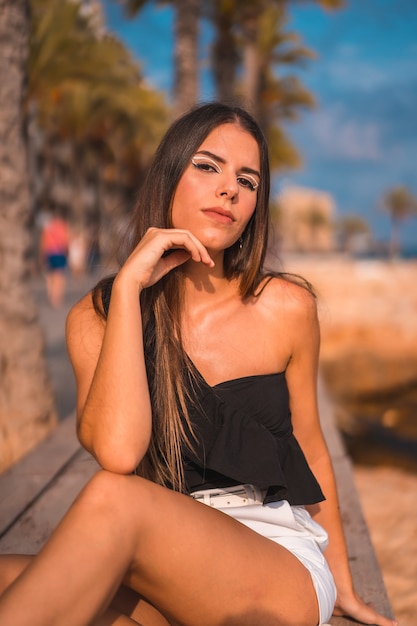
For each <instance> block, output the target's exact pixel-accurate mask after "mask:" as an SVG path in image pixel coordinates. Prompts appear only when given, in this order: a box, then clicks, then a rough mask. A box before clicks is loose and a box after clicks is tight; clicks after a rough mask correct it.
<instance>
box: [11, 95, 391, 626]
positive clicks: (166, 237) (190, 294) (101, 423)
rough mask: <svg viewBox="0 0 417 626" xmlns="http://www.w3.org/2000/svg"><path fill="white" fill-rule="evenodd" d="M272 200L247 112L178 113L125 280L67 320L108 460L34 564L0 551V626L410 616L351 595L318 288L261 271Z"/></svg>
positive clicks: (80, 423) (179, 625)
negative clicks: (322, 412)
mask: <svg viewBox="0 0 417 626" xmlns="http://www.w3.org/2000/svg"><path fill="white" fill-rule="evenodd" d="M268 198H269V163H268V152H267V146H266V143H265V139H264V137H263V135H262V133H261V131H260V129H259V127H258V125H257V124H256V123H255V121H254V120H253V119H252V117H251V116H250V115H249V114H248V113H246V112H245V111H244V110H242V109H240V108H234V107H229V106H226V105H223V104H216V103H214V104H209V105H204V106H201V107H199V108H197V109H195V110H193V111H191V112H190V113H189V114H187V115H185V116H184V117H182V118H180V119H179V120H177V121H176V122H175V123H174V124H173V126H172V127H171V129H170V130H169V131H168V133H167V134H166V136H165V138H164V139H163V141H162V143H161V145H160V147H159V149H158V151H157V153H156V156H155V159H154V162H153V165H152V167H151V168H150V171H149V175H148V177H147V180H146V181H145V183H144V185H143V188H142V191H141V195H140V198H139V201H138V204H137V208H136V211H135V213H134V214H133V217H132V224H131V228H130V230H129V238H128V242H127V248H126V249H125V254H124V261H123V263H122V265H121V268H120V270H119V272H118V273H117V275H116V276H115V277H109V278H108V279H105V280H103V281H102V282H101V283H99V285H98V286H97V287H96V288H95V289H94V291H93V294H92V295H91V294H89V295H87V296H86V297H85V298H84V299H82V300H81V301H80V302H79V303H78V304H77V305H76V306H75V307H74V308H73V309H72V311H71V313H70V315H69V317H68V321H67V341H68V349H69V353H70V357H71V360H72V363H73V367H74V371H75V375H76V380H77V389H78V398H77V415H78V417H77V430H78V436H79V438H80V441H81V442H82V444H83V445H84V447H85V448H86V449H87V450H89V451H90V452H91V454H92V455H93V456H94V457H95V458H96V459H97V461H98V462H99V463H100V465H101V466H102V468H103V470H101V471H100V472H98V473H97V475H96V476H94V477H93V478H92V480H91V481H90V482H89V483H88V484H87V485H86V487H85V488H84V490H83V491H82V493H81V494H80V496H79V497H78V498H77V500H76V501H75V503H74V504H73V506H72V507H71V508H70V510H69V512H68V513H67V515H66V516H65V517H64V519H63V521H62V522H61V524H60V525H59V526H58V528H57V530H56V531H55V533H54V534H53V535H52V537H51V538H50V540H49V541H48V542H47V544H46V546H45V548H44V549H43V550H42V551H41V552H40V554H39V555H38V556H37V557H35V558H32V559H31V558H30V557H19V558H17V557H13V556H9V557H7V556H3V557H2V558H1V559H0V565H2V568H1V567H0V571H1V569H2V571H3V579H2V580H0V585H2V587H3V588H4V587H7V586H8V588H7V589H6V591H5V593H4V594H3V596H2V597H1V598H0V623H1V624H2V626H24V625H25V626H26V625H28V624H30V625H31V626H49V625H51V626H52V625H56V624H59V625H64V624H65V626H75V625H77V626H81V625H88V624H94V625H95V626H99V625H100V626H104V625H109V624H114V625H116V624H117V625H118V626H122V625H126V626H127V625H132V624H141V625H142V626H169V625H171V626H317V625H318V624H320V625H322V624H324V623H325V622H327V621H328V620H329V619H330V616H331V615H332V612H333V611H334V610H335V611H336V612H337V613H338V614H340V613H344V614H347V615H350V616H352V617H353V618H354V619H355V620H358V621H359V622H362V623H365V624H377V625H379V626H393V625H394V624H395V622H394V621H393V620H390V619H387V618H385V617H383V616H382V615H379V614H378V613H377V612H376V611H375V610H374V609H373V608H371V607H369V606H367V605H366V604H365V603H364V602H363V601H362V599H361V598H359V597H358V595H357V594H356V592H355V590H354V588H353V583H352V577H351V573H350V570H349V564H348V556H347V549H346V544H345V539H344V535H343V529H342V524H341V520H340V514H339V508H338V501H337V492H336V486H335V481H334V474H333V470H332V466H331V461H330V457H329V453H328V450H327V447H326V444H325V441H324V438H323V434H322V431H321V428H320V421H319V415H318V408H317V396H316V376H317V364H318V349H319V330H318V323H317V315H316V305H315V299H314V296H313V294H312V292H311V290H310V288H309V286H308V285H307V284H306V283H304V282H303V281H300V280H296V279H295V277H291V276H288V275H284V274H280V273H276V272H271V271H268V270H266V269H265V268H264V259H265V254H266V247H267V241H268ZM327 544H328V546H327ZM326 546H327V547H326ZM13 579H15V581H14V582H12V581H13ZM121 585H122V586H121Z"/></svg>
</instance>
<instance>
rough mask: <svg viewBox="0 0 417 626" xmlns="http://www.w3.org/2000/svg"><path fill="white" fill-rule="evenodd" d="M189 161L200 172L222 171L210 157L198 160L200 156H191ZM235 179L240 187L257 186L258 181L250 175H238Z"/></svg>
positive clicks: (251, 188)
mask: <svg viewBox="0 0 417 626" xmlns="http://www.w3.org/2000/svg"><path fill="white" fill-rule="evenodd" d="M191 163H192V165H193V167H195V168H196V169H197V170H199V171H201V172H207V173H210V172H217V173H218V174H221V172H222V170H221V168H220V166H219V165H218V164H217V163H216V162H215V161H212V160H211V159H209V160H207V159H201V160H200V157H193V158H192V159H191ZM237 180H238V182H239V184H240V185H241V186H242V187H244V188H245V189H249V191H256V190H257V189H258V187H259V183H258V182H257V181H256V180H255V179H253V180H252V177H251V178H247V177H245V176H238V177H237Z"/></svg>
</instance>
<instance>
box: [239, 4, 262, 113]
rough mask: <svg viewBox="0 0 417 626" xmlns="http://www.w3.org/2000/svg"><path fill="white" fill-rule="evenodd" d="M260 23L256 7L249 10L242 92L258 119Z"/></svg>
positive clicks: (247, 14) (248, 107) (245, 31)
mask: <svg viewBox="0 0 417 626" xmlns="http://www.w3.org/2000/svg"><path fill="white" fill-rule="evenodd" d="M258 23H259V19H258V12H257V10H256V5H255V6H253V7H251V8H249V9H248V10H247V13H246V15H245V16H244V19H243V21H242V30H243V36H244V49H243V85H242V90H243V98H244V104H245V106H246V108H247V109H248V110H249V111H251V112H252V114H253V115H254V116H255V117H256V118H258V117H259V102H258V96H259V80H260V62H259V52H258V47H257V39H258Z"/></svg>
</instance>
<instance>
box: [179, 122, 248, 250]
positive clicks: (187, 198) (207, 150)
mask: <svg viewBox="0 0 417 626" xmlns="http://www.w3.org/2000/svg"><path fill="white" fill-rule="evenodd" d="M259 179H260V157H259V148H258V144H257V142H256V140H255V139H254V138H253V137H252V135H250V134H249V133H248V132H247V131H246V130H243V129H242V128H241V127H240V126H238V125H237V124H222V125H221V126H218V127H217V128H216V129H215V130H213V131H212V132H211V133H210V134H209V135H208V136H207V137H206V139H205V140H204V141H203V143H202V144H201V146H200V147H199V148H198V150H197V152H196V153H195V154H194V156H193V157H192V159H191V162H190V164H189V165H188V167H187V168H186V169H185V171H184V173H183V175H182V177H181V178H180V181H179V183H178V186H177V189H176V192H175V195H174V200H173V204H172V212H171V221H172V226H173V228H179V229H185V230H189V231H191V232H192V233H193V235H195V236H196V237H197V238H198V239H199V240H200V241H201V243H202V244H203V245H204V246H206V248H207V249H208V250H211V251H213V252H216V251H221V250H225V249H226V248H229V247H230V246H231V245H233V244H234V243H235V242H236V241H237V240H238V239H239V237H240V235H241V234H242V233H243V231H244V230H245V227H246V224H247V223H248V221H249V220H250V218H251V216H252V214H253V212H254V210H255V206H256V200H257V193H258V192H257V187H258V185H259Z"/></svg>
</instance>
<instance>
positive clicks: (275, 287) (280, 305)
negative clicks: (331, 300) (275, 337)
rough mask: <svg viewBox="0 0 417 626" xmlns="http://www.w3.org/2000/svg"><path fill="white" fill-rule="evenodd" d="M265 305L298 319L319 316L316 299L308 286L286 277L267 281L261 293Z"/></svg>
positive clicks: (274, 277)
mask: <svg viewBox="0 0 417 626" xmlns="http://www.w3.org/2000/svg"><path fill="white" fill-rule="evenodd" d="M261 297H262V300H263V301H264V304H265V305H266V306H268V308H270V309H271V310H275V311H277V312H281V313H282V312H286V313H291V315H295V316H296V317H297V318H304V317H307V318H311V317H312V316H313V317H315V316H316V315H317V306H316V298H315V296H314V294H313V292H312V290H311V289H310V288H309V287H308V285H307V284H303V282H302V281H301V280H298V278H297V279H294V280H292V279H291V278H287V277H286V276H285V275H283V276H280V275H277V276H272V277H268V278H267V279H266V283H265V285H264V287H263V290H262V292H261Z"/></svg>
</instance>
